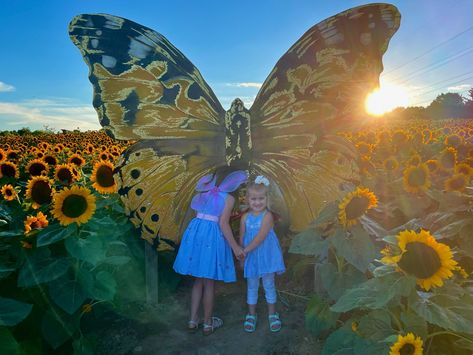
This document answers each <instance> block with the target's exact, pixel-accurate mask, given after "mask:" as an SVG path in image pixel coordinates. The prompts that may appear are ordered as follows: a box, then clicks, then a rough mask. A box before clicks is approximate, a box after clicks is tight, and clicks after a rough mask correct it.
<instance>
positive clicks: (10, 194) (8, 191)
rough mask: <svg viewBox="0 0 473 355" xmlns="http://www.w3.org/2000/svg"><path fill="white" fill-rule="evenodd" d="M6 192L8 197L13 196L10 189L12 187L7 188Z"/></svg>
mask: <svg viewBox="0 0 473 355" xmlns="http://www.w3.org/2000/svg"><path fill="white" fill-rule="evenodd" d="M5 194H6V195H7V196H8V197H10V196H13V191H12V190H10V189H6V190H5Z"/></svg>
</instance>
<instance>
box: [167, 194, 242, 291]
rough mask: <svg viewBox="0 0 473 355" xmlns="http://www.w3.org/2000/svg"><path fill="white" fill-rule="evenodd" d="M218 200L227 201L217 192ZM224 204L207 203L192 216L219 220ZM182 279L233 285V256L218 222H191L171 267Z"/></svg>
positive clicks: (202, 220) (200, 220) (199, 219)
mask: <svg viewBox="0 0 473 355" xmlns="http://www.w3.org/2000/svg"><path fill="white" fill-rule="evenodd" d="M218 195H219V197H220V198H221V200H223V201H225V199H226V198H227V197H228V193H226V192H218ZM224 205H225V204H224V203H221V204H214V203H207V204H205V205H204V206H202V208H199V210H196V212H198V213H199V212H200V213H204V214H207V215H213V216H217V217H219V216H220V215H221V214H222V212H223V208H224ZM173 268H174V270H175V271H176V272H177V273H179V274H182V275H191V276H195V277H203V278H207V279H214V280H221V281H224V282H233V281H236V275H235V266H234V263H233V254H232V249H231V247H230V245H229V244H228V242H227V240H226V239H225V237H224V236H223V233H222V231H221V229H220V226H219V223H218V221H210V220H206V219H201V218H197V217H195V218H193V219H192V220H191V221H190V223H189V225H188V226H187V228H186V230H185V232H184V235H183V237H182V240H181V245H180V247H179V252H178V254H177V257H176V260H175V262H174V266H173Z"/></svg>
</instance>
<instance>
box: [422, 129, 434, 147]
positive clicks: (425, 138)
mask: <svg viewBox="0 0 473 355" xmlns="http://www.w3.org/2000/svg"><path fill="white" fill-rule="evenodd" d="M422 136H423V142H424V144H429V143H430V141H431V140H432V132H431V131H430V130H429V129H424V130H423V131H422Z"/></svg>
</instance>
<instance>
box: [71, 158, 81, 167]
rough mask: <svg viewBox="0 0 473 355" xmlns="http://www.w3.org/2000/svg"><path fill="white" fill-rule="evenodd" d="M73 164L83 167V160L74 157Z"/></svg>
mask: <svg viewBox="0 0 473 355" xmlns="http://www.w3.org/2000/svg"><path fill="white" fill-rule="evenodd" d="M71 163H73V164H76V165H77V166H81V165H82V159H80V158H78V157H74V158H72V159H71Z"/></svg>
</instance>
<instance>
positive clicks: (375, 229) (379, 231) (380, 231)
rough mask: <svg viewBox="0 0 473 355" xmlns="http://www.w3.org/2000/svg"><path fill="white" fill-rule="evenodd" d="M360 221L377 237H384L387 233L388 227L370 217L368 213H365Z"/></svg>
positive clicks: (364, 227)
mask: <svg viewBox="0 0 473 355" xmlns="http://www.w3.org/2000/svg"><path fill="white" fill-rule="evenodd" d="M360 223H361V225H362V226H363V229H364V230H365V231H366V232H367V233H368V234H370V235H374V236H376V237H377V238H382V237H383V236H385V235H386V229H384V228H383V227H382V226H381V225H380V224H379V223H378V222H376V221H375V220H373V219H371V218H369V217H368V216H366V215H363V216H362V217H361V218H360Z"/></svg>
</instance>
